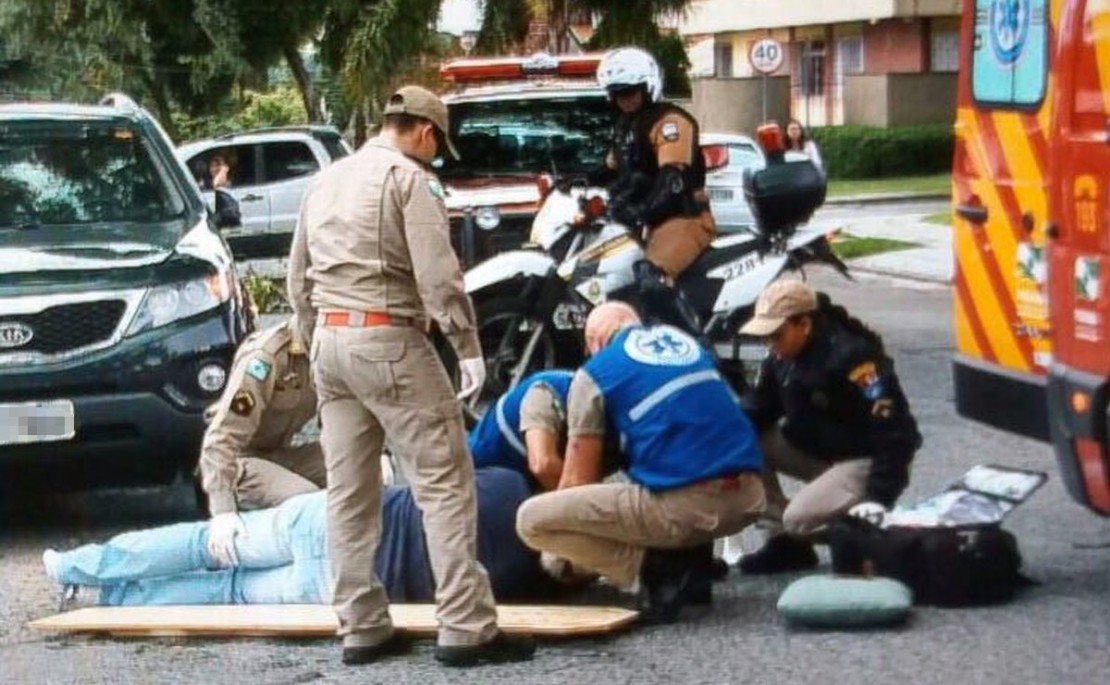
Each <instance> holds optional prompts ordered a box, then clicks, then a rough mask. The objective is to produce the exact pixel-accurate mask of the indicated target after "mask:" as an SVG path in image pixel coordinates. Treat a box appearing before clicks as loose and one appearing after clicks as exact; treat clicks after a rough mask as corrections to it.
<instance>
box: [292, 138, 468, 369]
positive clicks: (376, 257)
mask: <svg viewBox="0 0 1110 685" xmlns="http://www.w3.org/2000/svg"><path fill="white" fill-rule="evenodd" d="M289 296H290V299H291V300H292V302H293V306H294V309H295V311H296V314H297V318H298V320H299V321H300V322H301V327H302V331H303V333H304V335H305V340H310V339H311V332H312V327H313V326H314V325H315V322H316V314H317V311H318V310H321V309H347V310H354V311H362V312H388V313H390V314H393V315H396V316H404V317H410V318H414V319H420V320H427V319H431V320H432V321H435V322H436V324H437V325H438V326H439V328H440V330H441V331H442V332H443V333H444V335H446V336H447V339H448V340H449V341H450V342H451V345H452V347H454V348H455V352H456V353H457V354H458V356H459V358H460V359H468V358H474V357H480V356H481V347H480V345H479V342H478V335H477V326H476V323H475V316H474V308H473V306H472V304H471V302H470V298H469V297H468V296H467V294H466V290H465V289H464V287H463V279H462V270H461V269H460V267H459V260H458V257H457V256H456V255H455V252H454V250H453V249H452V247H451V237H450V229H449V227H448V223H447V209H446V207H445V206H444V204H443V188H442V186H441V185H440V184H439V181H438V180H437V179H436V177H435V176H434V175H433V174H431V173H429V172H428V171H426V170H425V168H424V167H423V166H422V165H421V164H420V163H419V162H417V161H416V160H414V159H412V158H410V157H407V156H405V155H404V154H402V153H401V152H400V151H398V150H397V149H396V148H394V147H392V146H391V145H390V144H389V143H388V142H387V141H386V140H385V139H384V138H381V137H378V138H373V139H371V140H369V141H367V142H366V144H365V145H363V147H362V148H361V149H359V151H358V152H357V153H355V154H353V155H350V156H348V157H345V158H343V159H342V160H340V161H339V162H336V163H335V164H333V165H331V166H329V167H327V168H326V169H324V170H323V171H321V172H320V173H319V174H317V176H316V178H315V180H314V181H313V183H312V185H311V186H310V188H309V190H308V192H307V193H306V194H305V198H304V201H303V202H302V204H301V214H300V218H299V220H298V221H297V228H296V231H295V233H294V235H293V247H292V251H291V253H290V256H289Z"/></svg>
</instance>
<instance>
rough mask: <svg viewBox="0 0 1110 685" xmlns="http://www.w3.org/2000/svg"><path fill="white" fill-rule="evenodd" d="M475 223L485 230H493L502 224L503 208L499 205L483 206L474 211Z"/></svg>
mask: <svg viewBox="0 0 1110 685" xmlns="http://www.w3.org/2000/svg"><path fill="white" fill-rule="evenodd" d="M474 223H476V224H478V228H480V229H482V230H483V231H492V230H493V229H495V228H497V227H498V226H500V225H501V210H499V209H498V208H497V207H482V208H480V209H479V210H478V211H477V212H475V213H474Z"/></svg>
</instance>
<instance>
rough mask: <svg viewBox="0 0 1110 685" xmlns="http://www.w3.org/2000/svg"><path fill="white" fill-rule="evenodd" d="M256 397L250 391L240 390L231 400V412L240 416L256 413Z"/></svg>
mask: <svg viewBox="0 0 1110 685" xmlns="http://www.w3.org/2000/svg"><path fill="white" fill-rule="evenodd" d="M254 404H255V402H254V395H252V394H251V391H250V390H240V391H239V392H237V393H235V396H234V397H232V398H231V411H232V413H234V414H238V415H239V416H250V415H251V412H252V411H254Z"/></svg>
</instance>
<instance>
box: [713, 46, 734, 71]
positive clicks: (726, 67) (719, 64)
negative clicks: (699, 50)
mask: <svg viewBox="0 0 1110 685" xmlns="http://www.w3.org/2000/svg"><path fill="white" fill-rule="evenodd" d="M713 64H714V67H715V71H716V74H717V78H732V43H717V45H716V46H715V47H714V49H713Z"/></svg>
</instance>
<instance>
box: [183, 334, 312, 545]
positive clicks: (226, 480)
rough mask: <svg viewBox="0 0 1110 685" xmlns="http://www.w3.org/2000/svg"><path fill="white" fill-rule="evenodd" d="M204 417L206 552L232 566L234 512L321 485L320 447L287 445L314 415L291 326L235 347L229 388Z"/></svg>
mask: <svg viewBox="0 0 1110 685" xmlns="http://www.w3.org/2000/svg"><path fill="white" fill-rule="evenodd" d="M209 413H210V416H211V420H210V421H209V424H208V428H207V430H206V431H205V433H204V441H203V443H202V447H201V453H200V463H199V469H200V476H201V485H202V487H203V488H204V492H205V494H206V495H207V497H208V507H209V510H210V511H211V513H212V525H211V529H210V533H209V537H208V549H209V551H210V552H211V554H212V556H213V558H215V559H216V560H217V561H218V562H220V563H221V565H223V566H235V565H238V559H236V557H235V545H234V538H235V535H236V534H238V533H241V532H242V525H243V524H242V521H241V520H240V519H239V516H238V515H237V513H236V512H239V511H246V510H250V509H265V508H268V507H275V506H277V505H279V504H281V503H282V502H284V501H285V500H287V499H289V498H290V497H293V496H294V495H300V494H303V493H306V492H312V491H314V490H319V489H320V488H322V487H324V485H325V482H326V469H325V468H324V455H323V452H322V451H321V450H320V445H319V443H316V442H311V443H308V444H304V445H300V446H297V447H294V446H293V445H292V441H293V437H294V436H295V435H296V434H297V432H298V431H299V430H300V429H301V428H302V427H304V425H305V424H306V423H307V422H308V421H309V420H311V419H312V418H313V417H315V416H316V391H315V389H314V388H313V384H312V378H311V376H310V374H309V365H308V355H307V352H306V350H305V348H304V344H303V343H302V342H301V339H300V334H299V333H298V327H297V325H296V322H295V321H293V320H288V321H285V322H283V323H281V324H278V325H277V326H274V327H272V328H268V329H266V330H263V331H259V332H257V333H254V334H253V335H251V336H250V337H249V338H247V339H246V340H245V341H244V342H243V344H242V345H240V346H239V349H238V350H237V351H236V353H235V360H234V361H233V362H232V367H231V374H230V378H229V380H228V384H227V387H226V388H225V389H224V392H223V394H222V395H221V396H220V400H219V402H217V403H216V404H215V405H214V406H213V407H211V408H210V409H209Z"/></svg>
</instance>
